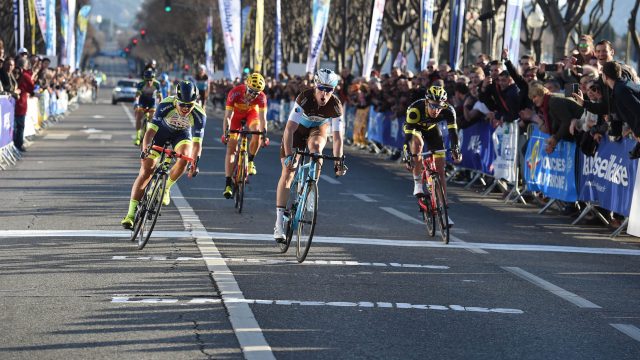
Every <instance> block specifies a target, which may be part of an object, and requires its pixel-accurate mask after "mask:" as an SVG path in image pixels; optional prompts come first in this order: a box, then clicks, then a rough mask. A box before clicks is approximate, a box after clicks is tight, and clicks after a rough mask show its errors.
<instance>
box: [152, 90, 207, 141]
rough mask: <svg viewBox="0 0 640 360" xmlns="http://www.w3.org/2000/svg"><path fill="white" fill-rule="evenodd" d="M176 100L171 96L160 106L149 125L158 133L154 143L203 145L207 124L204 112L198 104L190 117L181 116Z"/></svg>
mask: <svg viewBox="0 0 640 360" xmlns="http://www.w3.org/2000/svg"><path fill="white" fill-rule="evenodd" d="M175 100H176V98H175V96H169V97H167V98H166V99H164V100H162V102H160V105H158V109H157V110H156V113H155V115H154V117H153V120H152V121H151V123H150V124H149V127H150V128H151V129H154V130H156V131H157V134H156V136H155V137H154V143H156V144H163V143H164V140H167V139H168V140H171V142H172V143H175V144H174V146H177V145H178V144H179V143H181V142H185V141H193V142H198V143H202V136H203V133H204V127H205V124H206V122H207V115H206V114H205V112H204V110H203V109H202V107H201V106H200V105H199V104H197V103H196V104H194V108H193V110H192V111H191V112H190V113H189V115H187V116H181V115H180V114H179V113H178V109H176V106H175ZM174 148H175V147H174Z"/></svg>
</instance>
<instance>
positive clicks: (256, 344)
mask: <svg viewBox="0 0 640 360" xmlns="http://www.w3.org/2000/svg"><path fill="white" fill-rule="evenodd" d="M171 193H172V194H171V198H172V200H173V201H174V205H175V206H176V207H177V208H178V211H179V212H180V216H181V217H182V220H183V222H184V227H185V229H188V230H191V234H192V236H193V238H195V240H196V244H197V246H198V249H199V250H200V253H201V254H202V257H203V258H204V259H205V260H204V262H205V264H206V265H207V268H208V269H209V271H210V273H211V277H212V278H213V281H215V283H216V285H217V286H218V289H219V290H220V296H221V297H222V301H223V303H224V305H225V308H226V309H227V311H228V313H229V321H230V322H231V326H232V327H233V331H234V333H235V335H236V338H237V339H238V343H239V344H240V347H241V348H242V352H243V353H244V356H245V358H246V359H251V360H253V359H256V360H266V359H269V360H271V359H274V360H275V356H274V355H273V352H272V351H271V346H269V344H268V343H267V340H266V339H265V338H264V335H263V333H262V330H261V329H260V325H259V324H258V321H256V318H255V316H254V315H253V312H251V308H249V305H248V304H246V303H242V302H235V301H232V300H233V299H239V300H242V299H244V295H243V294H242V291H241V290H240V286H239V285H238V283H237V282H236V279H235V276H233V273H232V272H231V270H229V267H228V266H227V264H226V263H225V262H224V260H223V259H222V255H220V252H219V251H218V248H217V247H216V244H215V242H213V239H212V237H211V236H209V234H208V233H207V229H206V228H205V227H204V225H202V222H200V218H199V217H198V215H197V214H196V212H195V211H194V210H193V209H192V208H191V206H189V203H188V202H187V200H185V199H184V197H183V196H182V192H181V191H180V188H179V187H178V186H177V184H176V185H174V190H173V191H172V192H171Z"/></svg>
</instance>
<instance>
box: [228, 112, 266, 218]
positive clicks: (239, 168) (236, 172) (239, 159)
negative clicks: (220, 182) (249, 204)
mask: <svg viewBox="0 0 640 360" xmlns="http://www.w3.org/2000/svg"><path fill="white" fill-rule="evenodd" d="M241 124H242V126H241V127H240V130H229V133H232V134H239V139H238V144H237V147H236V159H235V164H234V166H233V174H232V175H233V181H234V183H235V189H234V196H235V197H236V208H237V209H238V212H240V213H241V212H242V204H243V202H244V184H246V183H247V182H248V180H249V156H248V150H249V137H248V136H247V135H260V136H262V135H263V132H262V131H253V130H245V125H246V120H242V122H241Z"/></svg>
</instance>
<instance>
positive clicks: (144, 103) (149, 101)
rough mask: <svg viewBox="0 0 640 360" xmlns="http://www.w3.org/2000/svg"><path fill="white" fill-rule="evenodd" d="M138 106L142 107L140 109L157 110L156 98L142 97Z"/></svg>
mask: <svg viewBox="0 0 640 360" xmlns="http://www.w3.org/2000/svg"><path fill="white" fill-rule="evenodd" d="M138 104H139V105H140V107H143V108H153V109H155V108H156V98H155V97H152V98H145V97H142V96H141V97H140V99H139V100H138Z"/></svg>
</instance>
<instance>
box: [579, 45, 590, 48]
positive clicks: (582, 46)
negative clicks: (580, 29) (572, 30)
mask: <svg viewBox="0 0 640 360" xmlns="http://www.w3.org/2000/svg"><path fill="white" fill-rule="evenodd" d="M578 47H579V48H583V49H586V48H588V47H589V44H578Z"/></svg>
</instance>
